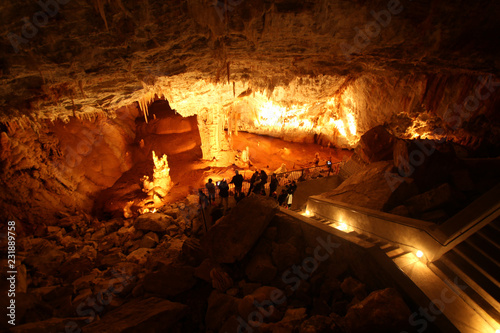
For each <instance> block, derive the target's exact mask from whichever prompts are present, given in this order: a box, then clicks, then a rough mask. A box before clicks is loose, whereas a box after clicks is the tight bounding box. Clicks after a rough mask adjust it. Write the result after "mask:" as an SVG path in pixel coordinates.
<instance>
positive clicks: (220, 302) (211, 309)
mask: <svg viewBox="0 0 500 333" xmlns="http://www.w3.org/2000/svg"><path fill="white" fill-rule="evenodd" d="M237 309H238V299H236V298H234V297H232V296H229V295H226V294H222V293H219V292H218V291H216V290H214V291H213V292H212V293H211V294H210V297H209V298H208V308H207V313H206V315H205V324H206V325H207V329H208V330H212V331H214V332H217V331H219V329H220V328H221V326H222V324H223V323H224V322H225V321H226V320H227V319H228V318H230V317H231V316H233V315H236V314H237Z"/></svg>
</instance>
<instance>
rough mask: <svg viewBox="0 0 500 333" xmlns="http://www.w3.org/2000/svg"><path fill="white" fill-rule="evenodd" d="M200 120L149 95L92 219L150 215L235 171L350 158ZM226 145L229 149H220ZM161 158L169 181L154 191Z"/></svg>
mask: <svg viewBox="0 0 500 333" xmlns="http://www.w3.org/2000/svg"><path fill="white" fill-rule="evenodd" d="M206 110H207V112H208V108H207V109H206ZM206 117H207V115H206V114H196V115H191V116H183V115H181V114H180V113H178V112H177V111H176V110H174V109H172V108H171V106H170V104H169V102H168V100H166V99H164V98H158V96H155V98H154V100H153V101H151V104H149V105H148V109H147V116H146V117H145V116H144V115H143V114H139V115H137V117H136V118H135V139H134V141H133V143H132V144H130V145H129V148H128V152H129V154H130V155H131V160H132V163H131V165H132V166H131V168H130V169H129V170H128V171H126V172H124V173H123V174H122V175H121V177H120V178H119V179H118V180H117V181H116V182H115V183H114V184H113V186H111V187H109V188H107V189H104V190H103V191H101V192H100V193H99V194H98V195H97V196H96V199H95V203H94V207H93V213H94V215H96V216H98V217H101V218H113V217H125V218H128V217H132V216H135V215H137V214H143V213H147V212H151V211H156V209H158V208H160V207H161V206H163V205H165V204H168V203H172V202H176V201H181V200H184V199H186V197H187V196H189V195H195V194H197V190H198V189H199V188H203V187H204V184H205V183H206V182H207V180H208V179H209V178H213V179H214V181H217V180H220V179H223V178H226V179H227V180H228V181H229V180H230V179H231V178H232V176H233V175H234V172H235V170H239V171H240V172H241V173H242V174H243V176H244V178H245V179H246V180H248V179H249V178H250V176H251V175H252V174H253V172H254V171H255V170H262V169H264V170H265V171H266V172H267V173H268V174H272V173H273V172H274V171H276V170H278V169H280V168H283V166H285V170H292V169H300V168H306V167H310V166H312V163H313V161H314V159H315V157H316V154H318V155H319V158H320V161H322V163H323V164H324V163H326V161H333V162H336V161H341V160H344V159H346V158H348V157H349V156H350V154H351V151H349V150H343V149H338V148H335V147H325V146H322V145H320V144H318V143H317V141H316V140H314V138H311V140H307V142H303V141H301V142H290V141H288V140H283V139H280V138H275V137H271V136H266V135H261V134H255V133H250V132H244V131H230V130H229V128H228V127H227V124H224V121H222V123H221V124H219V125H217V127H218V128H215V127H216V126H215V125H213V124H211V123H210V124H208V125H207V121H206ZM297 130H299V128H298V129H297ZM217 131H219V132H217ZM214 136H218V138H214ZM226 143H229V146H228V147H225V148H224V145H225V144H226ZM216 145H219V146H216ZM207 151H208V152H209V153H211V155H209V154H207V153H206V152H207ZM214 151H215V152H216V153H215V154H214V153H213V152H214ZM153 154H154V157H153ZM245 154H247V156H246V157H244V155H245ZM207 155H208V156H207ZM212 156H213V157H212ZM155 159H156V161H157V163H155V162H154V160H155ZM162 159H163V162H162V163H165V162H166V164H163V166H162V167H163V168H168V170H167V171H166V174H167V175H168V177H169V179H168V180H165V181H163V185H161V184H160V187H159V186H158V185H159V184H158V183H159V181H158V180H155V174H156V175H157V172H155V171H154V170H158V168H159V166H158V165H155V164H159V163H160V162H159V161H160V160H162ZM164 173H165V172H164ZM157 177H158V176H157ZM149 182H150V183H149ZM153 183H154V184H153ZM165 183H168V184H167V185H165Z"/></svg>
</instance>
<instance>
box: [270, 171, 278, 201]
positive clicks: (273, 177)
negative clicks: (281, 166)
mask: <svg viewBox="0 0 500 333" xmlns="http://www.w3.org/2000/svg"><path fill="white" fill-rule="evenodd" d="M278 185H279V182H278V177H276V174H275V173H273V174H272V175H271V183H270V184H269V196H271V194H273V193H274V192H276V189H277V188H278Z"/></svg>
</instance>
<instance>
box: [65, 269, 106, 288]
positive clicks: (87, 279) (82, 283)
mask: <svg viewBox="0 0 500 333" xmlns="http://www.w3.org/2000/svg"><path fill="white" fill-rule="evenodd" d="M99 275H100V271H99V270H98V269H94V270H92V272H91V273H90V274H88V275H85V276H82V277H80V278H78V279H76V280H75V281H73V283H72V285H73V289H74V290H75V291H77V292H78V291H79V290H81V289H88V288H91V287H92V286H93V284H94V281H95V279H96V278H97V277H98V276H99Z"/></svg>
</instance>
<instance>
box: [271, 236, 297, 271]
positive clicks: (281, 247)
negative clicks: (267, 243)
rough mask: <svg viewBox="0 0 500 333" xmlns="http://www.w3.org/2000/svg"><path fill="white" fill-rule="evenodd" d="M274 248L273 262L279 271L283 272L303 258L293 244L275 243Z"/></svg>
mask: <svg viewBox="0 0 500 333" xmlns="http://www.w3.org/2000/svg"><path fill="white" fill-rule="evenodd" d="M272 246H273V252H272V258H273V262H274V263H275V265H276V266H277V267H278V271H280V272H281V271H283V270H285V269H287V268H290V267H292V265H294V264H296V263H299V262H300V261H301V256H300V253H299V251H298V250H297V248H296V247H295V246H293V245H292V244H290V243H283V244H278V243H273V245H272Z"/></svg>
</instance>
